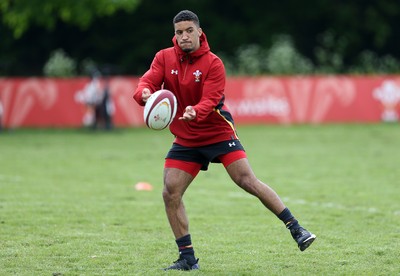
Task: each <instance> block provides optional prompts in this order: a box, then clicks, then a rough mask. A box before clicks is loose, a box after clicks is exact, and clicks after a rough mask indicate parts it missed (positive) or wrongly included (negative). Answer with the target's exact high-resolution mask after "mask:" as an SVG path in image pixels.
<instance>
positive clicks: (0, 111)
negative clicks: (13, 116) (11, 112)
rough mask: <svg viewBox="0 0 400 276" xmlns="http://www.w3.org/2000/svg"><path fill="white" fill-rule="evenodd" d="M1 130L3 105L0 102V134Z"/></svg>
mask: <svg viewBox="0 0 400 276" xmlns="http://www.w3.org/2000/svg"><path fill="white" fill-rule="evenodd" d="M2 130H3V104H2V103H1V101H0V132H1V131H2Z"/></svg>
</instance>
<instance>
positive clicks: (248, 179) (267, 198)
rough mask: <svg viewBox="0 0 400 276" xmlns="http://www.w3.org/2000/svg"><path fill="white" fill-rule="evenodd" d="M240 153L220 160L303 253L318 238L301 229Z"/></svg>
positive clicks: (234, 179) (278, 198) (229, 154)
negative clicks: (274, 217)
mask: <svg viewBox="0 0 400 276" xmlns="http://www.w3.org/2000/svg"><path fill="white" fill-rule="evenodd" d="M241 155H243V154H242V153H240V152H231V153H228V154H226V155H224V156H221V157H220V159H221V161H222V163H223V164H224V166H225V168H226V170H227V172H228V174H229V176H230V177H231V178H232V180H233V181H234V182H235V183H236V184H237V185H238V186H239V187H241V188H242V189H244V190H245V191H247V192H248V193H250V194H252V195H254V196H256V197H257V198H258V199H259V200H260V201H261V202H262V203H263V204H264V206H265V207H267V208H268V209H269V210H270V211H271V212H273V213H274V214H275V215H276V216H277V217H278V218H279V219H280V220H282V222H283V223H284V224H285V226H286V227H287V228H288V229H289V230H290V233H291V234H292V237H293V239H294V240H295V241H296V242H297V244H298V247H299V249H300V250H301V251H304V250H305V249H306V248H308V247H309V246H310V245H311V243H312V242H313V241H314V240H315V238H316V236H315V235H314V234H312V233H310V232H308V231H307V230H306V229H304V228H303V227H301V226H300V225H299V223H298V221H297V220H296V219H295V217H294V216H293V215H292V213H291V212H290V210H289V209H288V208H287V207H286V206H285V205H284V204H283V202H282V200H281V199H280V197H279V196H278V195H277V193H276V192H275V191H274V190H273V189H272V188H271V187H269V186H268V185H267V184H265V183H263V182H262V181H260V180H259V179H257V177H256V176H255V174H254V172H253V170H252V169H251V167H250V164H249V162H248V160H247V158H246V157H243V156H241Z"/></svg>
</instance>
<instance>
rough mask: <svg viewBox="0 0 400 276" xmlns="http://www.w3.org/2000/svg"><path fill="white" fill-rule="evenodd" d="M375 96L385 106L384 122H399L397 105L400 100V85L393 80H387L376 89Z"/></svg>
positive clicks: (382, 117)
mask: <svg viewBox="0 0 400 276" xmlns="http://www.w3.org/2000/svg"><path fill="white" fill-rule="evenodd" d="M373 96H374V98H375V99H377V100H378V101H380V102H381V104H382V106H383V110H382V114H381V119H382V121H384V122H397V121H398V120H399V115H398V114H397V111H396V107H397V105H398V104H399V102H400V86H398V85H397V84H396V83H395V82H394V81H392V80H386V81H384V82H383V83H382V85H381V86H379V87H378V88H376V89H374V92H373Z"/></svg>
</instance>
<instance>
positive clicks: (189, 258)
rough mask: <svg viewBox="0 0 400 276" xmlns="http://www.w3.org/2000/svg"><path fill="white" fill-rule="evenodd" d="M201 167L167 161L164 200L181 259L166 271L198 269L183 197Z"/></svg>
mask: <svg viewBox="0 0 400 276" xmlns="http://www.w3.org/2000/svg"><path fill="white" fill-rule="evenodd" d="M200 168H201V165H200V164H198V163H194V162H184V161H179V160H173V159H167V160H166V162H165V168H164V189H163V199H164V205H165V211H166V214H167V217H168V221H169V224H170V226H171V229H172V232H173V233H174V236H175V239H176V240H175V241H176V244H177V246H178V250H179V259H178V260H177V261H176V262H175V263H174V264H173V265H172V266H170V267H168V268H166V269H176V270H192V269H198V268H199V266H198V260H197V259H196V258H195V256H194V249H193V246H192V241H191V236H190V234H189V220H188V217H187V215H186V211H185V205H184V203H183V200H182V197H183V195H184V193H185V191H186V189H187V188H188V187H189V185H190V183H191V182H192V181H193V179H194V178H195V176H196V175H197V173H198V172H199V171H200Z"/></svg>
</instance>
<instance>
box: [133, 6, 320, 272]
mask: <svg viewBox="0 0 400 276" xmlns="http://www.w3.org/2000/svg"><path fill="white" fill-rule="evenodd" d="M173 25H174V30H175V35H174V37H173V39H172V42H173V45H174V46H173V47H170V48H167V49H163V50H161V51H159V52H158V53H157V54H156V55H155V57H154V60H153V62H152V64H151V67H150V69H149V70H148V71H147V72H146V73H145V74H144V75H143V76H142V78H141V79H140V81H139V84H138V87H137V89H136V91H135V93H134V99H135V100H136V101H137V102H138V103H139V104H140V105H145V103H146V101H147V99H148V98H149V96H150V95H151V93H153V92H155V91H157V90H159V89H161V87H163V88H164V89H168V90H170V91H172V92H173V93H174V94H175V96H176V98H177V101H178V110H177V116H176V117H175V119H174V120H173V122H172V123H171V125H170V131H171V132H172V134H173V135H175V140H174V143H173V145H172V147H171V149H170V151H169V152H168V154H167V157H166V159H165V165H164V190H163V199H164V204H165V210H166V213H167V217H168V220H169V223H170V225H171V228H172V232H173V233H174V236H175V239H176V244H177V246H178V250H179V259H178V260H177V261H175V262H174V264H173V265H171V266H170V267H168V268H166V270H167V269H176V270H192V269H198V268H199V264H198V259H196V258H195V255H194V249H193V246H192V242H191V236H190V234H189V222H188V218H187V216H186V212H185V207H184V204H183V201H182V197H183V194H184V193H185V191H186V189H187V188H188V187H189V185H190V183H191V182H192V181H193V179H194V178H195V177H196V175H197V174H198V173H199V171H200V170H207V167H208V165H209V163H210V162H213V163H222V164H223V165H224V167H225V169H226V171H227V172H228V174H229V176H230V177H231V178H232V180H233V181H234V182H235V183H236V184H237V185H238V186H239V187H241V188H242V189H244V190H245V191H246V192H248V193H250V194H252V195H254V196H256V197H257V198H258V199H259V200H260V201H261V202H262V204H263V205H264V206H265V207H266V208H268V209H269V210H270V211H271V212H272V213H274V214H275V215H276V216H277V217H278V218H279V219H280V220H282V221H283V223H284V224H285V225H286V227H287V228H288V229H289V230H290V233H291V234H292V237H293V238H294V240H295V241H296V242H297V244H298V247H299V248H300V250H301V251H303V250H305V249H306V248H307V247H309V246H310V245H311V243H312V242H313V241H314V240H315V238H316V236H315V235H314V234H312V233H310V232H308V231H307V230H306V229H304V228H303V227H301V226H300V225H299V223H298V222H297V220H296V219H295V218H294V217H293V215H292V214H291V212H290V211H289V209H288V208H286V206H285V205H284V204H283V203H282V201H281V199H280V198H279V196H278V195H277V194H276V193H275V192H274V191H273V190H272V189H271V188H270V187H269V186H268V185H266V184H264V183H263V182H261V181H260V180H258V179H257V177H256V176H255V175H254V173H253V171H252V169H251V167H250V165H249V162H248V160H247V157H246V153H245V151H244V148H243V146H242V145H241V143H240V140H239V138H238V136H237V134H236V130H235V127H234V124H233V119H232V116H231V114H230V113H229V110H228V108H227V107H226V106H225V105H224V99H225V96H224V86H225V69H224V65H223V63H222V61H221V60H220V59H219V58H218V57H217V56H216V55H215V54H213V53H212V52H211V51H210V47H209V45H208V42H207V38H206V35H205V34H204V32H203V30H202V29H201V28H200V22H199V19H198V17H197V15H196V14H194V13H193V12H191V11H188V10H183V11H181V12H179V13H178V14H177V15H176V16H175V17H174V19H173Z"/></svg>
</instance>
